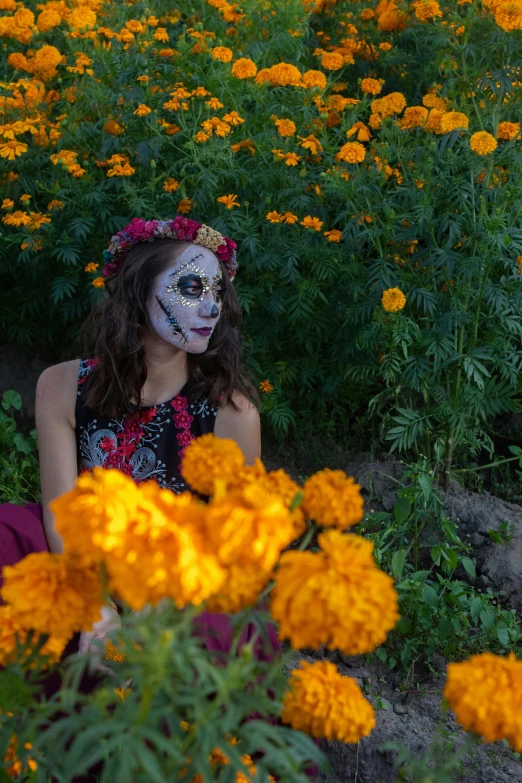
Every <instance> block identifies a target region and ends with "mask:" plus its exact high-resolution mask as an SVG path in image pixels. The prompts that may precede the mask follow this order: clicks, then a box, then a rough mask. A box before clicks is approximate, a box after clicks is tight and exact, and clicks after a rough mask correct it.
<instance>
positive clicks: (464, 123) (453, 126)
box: [440, 111, 469, 133]
mask: <svg viewBox="0 0 522 783" xmlns="http://www.w3.org/2000/svg"><path fill="white" fill-rule="evenodd" d="M468 128H469V119H468V117H467V116H466V115H465V114H463V112H461V111H446V112H444V114H443V115H442V117H441V118H440V130H441V133H450V131H454V130H457V129H459V130H460V129H464V130H467V129H468Z"/></svg>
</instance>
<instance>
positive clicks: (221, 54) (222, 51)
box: [212, 46, 233, 63]
mask: <svg viewBox="0 0 522 783" xmlns="http://www.w3.org/2000/svg"><path fill="white" fill-rule="evenodd" d="M212 57H213V58H214V60H220V62H222V63H229V62H230V61H231V59H232V57H233V52H232V49H229V48H228V47H227V46H214V48H213V49H212Z"/></svg>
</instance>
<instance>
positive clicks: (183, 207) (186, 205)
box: [177, 198, 192, 215]
mask: <svg viewBox="0 0 522 783" xmlns="http://www.w3.org/2000/svg"><path fill="white" fill-rule="evenodd" d="M191 209H192V199H190V198H182V199H181V200H180V202H179V204H178V207H177V212H181V213H182V214H183V215H188V213H189V212H190V210H191Z"/></svg>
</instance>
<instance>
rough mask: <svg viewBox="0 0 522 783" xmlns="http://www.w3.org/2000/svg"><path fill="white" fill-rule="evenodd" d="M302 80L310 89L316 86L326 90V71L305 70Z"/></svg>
mask: <svg viewBox="0 0 522 783" xmlns="http://www.w3.org/2000/svg"><path fill="white" fill-rule="evenodd" d="M301 82H302V85H303V87H306V88H307V89H308V90H313V88H314V87H317V88H318V89H320V90H324V88H325V87H326V84H327V82H326V76H325V75H324V73H323V72H322V71H314V70H310V71H305V72H304V73H303V75H302V77H301Z"/></svg>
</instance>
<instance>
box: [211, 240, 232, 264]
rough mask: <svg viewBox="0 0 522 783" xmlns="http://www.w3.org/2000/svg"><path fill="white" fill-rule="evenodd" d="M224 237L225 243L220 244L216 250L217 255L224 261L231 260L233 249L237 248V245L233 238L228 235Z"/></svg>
mask: <svg viewBox="0 0 522 783" xmlns="http://www.w3.org/2000/svg"><path fill="white" fill-rule="evenodd" d="M223 239H224V240H225V244H224V245H219V247H218V249H217V250H216V255H217V256H218V258H220V259H221V260H222V261H229V260H230V259H231V258H232V251H233V250H235V249H236V248H237V245H236V243H235V242H234V240H233V239H229V238H228V237H223Z"/></svg>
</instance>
